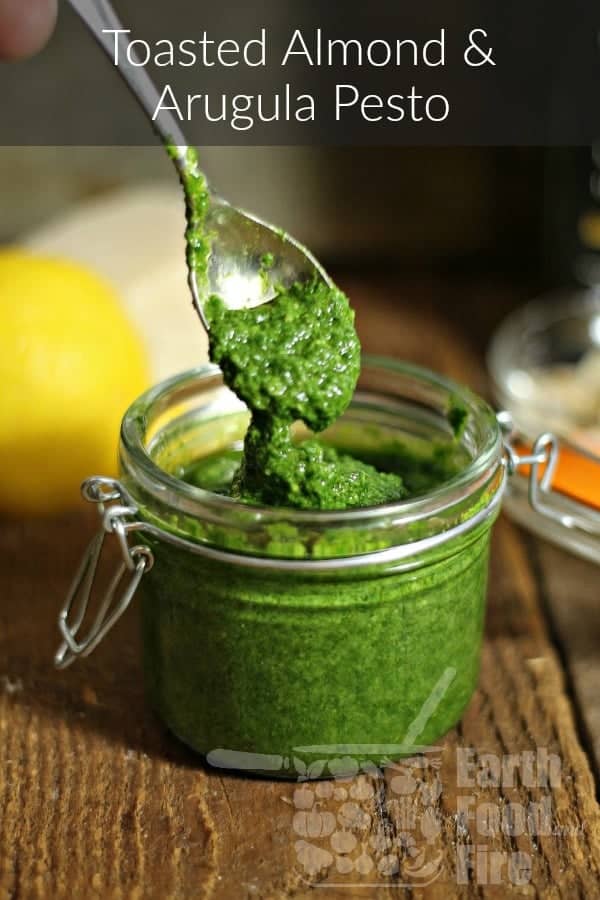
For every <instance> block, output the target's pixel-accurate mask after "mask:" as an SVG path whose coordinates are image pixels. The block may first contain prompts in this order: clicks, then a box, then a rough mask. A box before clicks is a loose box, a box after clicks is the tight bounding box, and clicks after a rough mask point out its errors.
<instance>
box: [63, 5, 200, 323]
mask: <svg viewBox="0 0 600 900" xmlns="http://www.w3.org/2000/svg"><path fill="white" fill-rule="evenodd" d="M69 3H70V4H71V6H72V7H73V9H74V10H75V12H76V13H77V14H78V15H79V16H80V17H81V19H82V20H83V21H84V22H85V24H86V25H87V27H88V28H89V30H90V31H91V33H92V35H93V36H94V38H95V39H96V41H97V42H98V43H99V44H100V46H101V47H102V49H103V50H104V51H105V52H106V54H107V55H108V56H109V57H110V59H112V61H113V63H114V61H115V40H116V41H117V49H118V53H119V65H118V66H117V69H118V72H119V74H120V75H121V77H122V79H123V80H124V82H125V84H126V85H127V86H128V88H129V89H130V90H131V92H132V94H133V95H134V96H135V97H136V99H137V100H138V102H139V104H140V106H141V107H142V109H143V110H144V112H145V113H146V115H147V116H148V118H149V120H150V122H151V124H152V127H153V128H154V130H155V131H156V133H157V134H158V136H159V138H160V139H161V141H162V142H163V144H164V145H165V146H174V147H175V148H176V152H175V153H173V155H171V159H172V160H173V163H174V165H175V168H176V169H177V171H178V173H179V177H180V179H181V182H182V185H183V186H184V190H185V177H186V175H188V174H189V173H190V172H192V173H195V172H197V169H196V167H195V165H194V166H191V164H190V161H189V158H188V154H187V149H188V143H187V141H186V139H185V137H184V135H183V132H182V131H181V128H180V127H179V123H178V122H177V120H176V119H175V117H174V116H173V115H171V113H170V112H169V111H168V110H163V109H161V110H160V112H159V113H158V114H157V115H155V113H156V109H157V107H158V106H159V101H160V94H159V93H158V90H157V89H156V85H155V84H154V82H153V81H152V79H151V78H150V76H149V75H148V73H147V72H146V70H145V68H144V67H143V66H135V65H132V63H131V62H130V58H131V57H133V58H135V54H134V53H132V52H131V51H129V55H128V53H127V50H128V47H129V44H130V40H129V37H128V35H127V34H118V35H115V34H108V33H106V32H107V31H110V32H114V31H124V29H123V26H122V25H121V23H120V21H119V18H118V16H117V14H116V12H115V11H114V9H113V7H112V4H111V3H110V0H69ZM186 202H188V197H187V195H186ZM188 285H189V288H190V292H191V294H192V303H193V305H194V309H195V310H196V312H197V313H198V315H199V317H200V320H201V322H202V324H203V326H204V328H205V329H206V331H207V332H208V322H207V320H206V316H205V315H204V310H203V308H202V303H201V300H200V292H199V289H198V280H197V278H196V273H195V271H194V268H193V267H192V266H191V265H190V263H189V260H188Z"/></svg>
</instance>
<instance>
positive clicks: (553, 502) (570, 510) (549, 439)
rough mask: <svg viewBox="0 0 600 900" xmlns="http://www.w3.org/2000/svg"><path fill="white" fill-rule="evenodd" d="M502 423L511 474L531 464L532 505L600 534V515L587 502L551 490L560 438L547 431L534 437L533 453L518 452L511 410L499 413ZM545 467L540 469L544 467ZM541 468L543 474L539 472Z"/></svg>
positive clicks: (548, 515) (560, 520) (565, 523)
mask: <svg viewBox="0 0 600 900" xmlns="http://www.w3.org/2000/svg"><path fill="white" fill-rule="evenodd" d="M496 418H497V420H498V424H499V425H500V428H501V431H502V435H503V442H504V451H505V465H506V469H507V472H508V474H509V475H513V474H514V473H515V472H516V471H517V469H519V468H521V467H522V466H530V470H529V480H528V494H529V503H530V505H531V507H532V508H533V509H534V510H535V511H536V512H537V513H540V514H541V515H543V516H546V518H548V519H552V520H553V521H554V522H558V523H559V524H560V525H562V526H563V527H565V528H571V529H577V528H579V529H581V530H582V531H585V532H586V534H591V535H598V534H600V516H599V515H598V514H597V513H595V512H594V510H592V509H591V508H589V507H587V506H586V505H585V504H584V503H578V502H577V501H575V500H571V499H569V498H568V497H564V496H560V495H557V493H556V492H555V491H553V490H552V482H553V478H554V473H555V472H556V466H557V463H558V457H559V454H560V447H559V441H558V438H557V437H556V435H555V434H552V433H551V432H545V433H544V434H541V435H539V437H538V438H537V439H536V440H535V442H534V444H533V447H532V448H531V453H527V454H521V453H518V452H517V450H516V449H515V447H514V445H513V438H514V434H515V429H514V425H513V421H512V417H511V415H510V413H509V412H506V411H503V412H499V413H498V414H497V416H496ZM542 467H544V468H543V471H541V468H542ZM540 472H541V474H540Z"/></svg>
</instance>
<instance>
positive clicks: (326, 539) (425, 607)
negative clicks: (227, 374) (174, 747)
mask: <svg viewBox="0 0 600 900" xmlns="http://www.w3.org/2000/svg"><path fill="white" fill-rule="evenodd" d="M457 401H458V402H459V403H460V404H461V405H462V406H464V408H465V409H466V411H467V420H466V427H465V429H464V431H463V432H462V434H461V436H460V439H456V438H455V437H454V435H453V433H452V429H451V427H450V425H449V423H448V419H447V411H448V408H449V407H450V405H451V404H452V403H453V402H457ZM247 424H248V414H247V411H246V409H245V408H244V406H243V404H241V403H240V401H239V400H238V399H237V398H236V397H235V395H234V394H233V393H232V392H231V391H230V390H229V389H228V388H227V387H225V386H224V385H223V381H222V377H221V374H220V372H219V370H218V369H217V368H216V367H214V366H204V367H201V368H200V369H198V370H195V371H193V372H190V373H186V374H183V375H181V376H177V377H176V378H173V379H171V380H169V381H167V382H165V383H163V384H161V385H158V386H157V387H156V388H153V389H152V390H150V391H148V392H147V393H146V394H144V395H143V396H142V397H141V398H140V399H139V400H138V401H136V402H135V403H134V404H133V405H132V407H131V408H130V409H129V410H128V412H127V413H126V415H125V417H124V420H123V424H122V429H121V443H120V463H121V474H120V479H119V480H118V481H116V480H111V479H103V478H92V479H89V480H88V481H87V482H86V483H85V484H84V488H83V491H84V496H85V497H86V498H87V499H88V500H91V501H93V502H96V503H98V504H99V509H100V511H101V515H102V528H101V530H100V533H99V535H98V536H97V537H96V538H95V539H94V541H93V542H92V544H91V545H90V547H89V548H88V551H87V554H86V556H85V558H84V560H83V562H82V566H81V568H80V570H79V572H78V574H77V577H76V579H75V581H74V583H73V586H72V589H71V591H70V594H69V597H68V598H67V602H66V603H65V606H64V608H63V610H62V612H61V616H60V619H59V625H60V628H61V632H62V636H63V644H62V645H61V647H60V648H59V651H58V653H57V657H56V664H57V665H58V666H59V667H65V666H67V665H69V664H70V663H71V662H72V661H73V660H74V659H75V658H76V657H77V656H84V655H87V654H88V653H90V652H91V651H92V650H93V649H94V647H96V646H97V644H98V643H99V641H100V640H101V639H102V638H103V637H104V635H105V634H106V633H107V631H109V630H110V628H111V627H112V625H113V624H114V623H115V621H116V620H117V618H118V617H119V616H120V615H121V614H122V612H123V610H124V609H125V608H126V607H127V605H128V604H129V602H130V601H131V599H132V597H133V596H134V594H135V593H136V592H138V591H139V593H140V596H141V619H142V635H143V655H144V670H145V679H146V686H147V692H148V695H149V699H150V702H151V703H152V705H153V706H154V708H155V709H156V710H157V712H158V714H159V715H160V716H161V718H162V719H163V720H164V722H165V723H166V724H167V726H168V727H169V728H170V729H171V731H173V732H174V733H175V734H176V735H177V736H178V737H179V738H180V739H181V740H183V741H184V742H185V743H186V744H188V745H189V746H190V747H192V748H193V749H195V750H196V751H198V752H199V753H201V754H202V755H203V756H204V757H205V758H206V759H207V760H208V762H209V763H211V764H212V765H217V766H221V767H227V768H233V769H237V770H244V771H251V772H257V773H263V774H264V773H267V774H270V775H271V776H275V777H277V776H279V777H297V776H299V775H306V773H307V772H308V773H309V774H310V773H312V774H314V775H319V776H322V775H327V774H330V772H329V770H328V766H329V764H330V763H331V762H332V761H333V760H336V761H337V762H336V764H335V766H336V767H332V769H331V771H333V768H335V771H336V773H337V774H339V760H340V758H343V759H346V760H349V761H352V763H351V764H352V765H354V766H355V765H356V764H361V763H362V762H366V761H371V762H375V763H376V764H378V765H379V764H383V763H384V762H385V761H386V760H389V759H394V758H398V757H401V756H403V755H407V754H412V753H414V752H417V751H418V750H419V749H420V748H422V747H424V746H427V745H430V744H431V743H432V742H435V741H436V740H437V739H438V738H439V737H441V735H443V734H444V733H445V732H446V731H447V730H448V729H449V728H451V727H452V726H453V725H454V724H455V723H456V722H457V721H458V719H459V718H460V716H461V714H462V712H463V710H464V708H465V706H466V705H467V703H468V702H469V699H470V697H471V695H472V692H473V690H474V688H475V685H476V681H477V674H478V666H479V651H480V643H481V632H482V623H483V617H484V610H485V594H486V582H487V571H488V549H489V540H490V529H491V525H492V523H493V521H494V519H495V517H496V515H497V512H498V509H499V505H500V501H501V497H502V493H503V489H504V484H505V477H506V469H507V467H506V465H505V460H506V451H505V448H504V443H503V438H502V433H501V428H500V425H499V423H498V421H497V419H496V416H495V415H494V413H493V411H492V410H491V409H490V407H489V406H487V404H486V403H484V402H483V401H482V400H480V399H479V398H478V397H476V396H475V395H473V394H472V393H471V392H470V391H468V390H467V389H466V388H462V387H460V386H458V385H456V384H453V383H452V382H450V381H448V380H446V379H444V378H441V377H439V376H436V375H434V374H432V373H430V372H428V371H426V370H423V369H419V368H417V367H414V366H411V365H407V364H403V363H397V362H394V361H392V360H388V359H379V358H369V357H367V358H365V359H364V361H363V367H362V373H361V376H360V379H359V383H358V387H357V390H356V393H355V396H354V398H353V401H352V403H351V405H350V407H349V409H348V410H347V412H346V413H345V414H344V415H343V416H342V417H341V419H340V420H338V422H336V423H335V424H334V425H333V426H332V427H331V428H330V429H328V431H327V432H326V433H325V434H324V438H325V439H326V440H327V441H328V442H329V443H331V444H332V445H333V446H335V447H336V448H338V449H341V450H344V449H346V450H348V451H349V452H352V454H353V455H358V456H359V458H363V457H364V458H365V459H371V458H373V456H374V455H375V456H378V458H379V457H381V454H382V450H383V448H385V454H386V455H387V458H388V460H389V461H390V462H391V463H392V464H396V465H397V467H398V470H399V471H402V465H403V464H404V465H405V463H406V460H408V459H413V460H414V459H417V460H418V466H417V467H416V469H415V472H416V474H415V475H414V477H415V478H417V479H418V477H420V476H419V472H420V473H421V475H423V473H427V472H429V473H431V472H433V471H435V467H436V466H439V464H440V459H441V458H444V459H448V458H450V457H452V461H453V466H452V473H451V474H450V476H449V477H447V478H446V479H443V478H442V479H441V480H438V481H436V480H435V479H434V481H433V482H432V486H431V487H430V488H429V489H428V490H426V491H425V492H424V493H420V494H419V493H418V492H416V491H415V492H413V494H414V495H413V496H411V498H410V499H405V500H401V501H399V502H395V503H391V504H388V505H385V506H378V507H370V508H353V509H346V510H333V511H325V510H315V511H312V510H311V511H307V510H296V509H289V508H261V507H255V506H251V505H248V504H243V503H240V502H237V501H236V500H233V499H232V498H230V497H228V496H225V495H223V494H221V493H219V492H218V491H217V490H206V489H203V488H201V487H198V486H196V485H194V484H190V483H188V481H186V480H184V478H185V477H186V473H187V472H188V471H189V467H190V465H192V464H195V463H196V462H197V461H198V460H208V461H209V462H210V461H211V460H214V461H216V462H215V465H216V466H217V468H218V467H219V465H220V466H224V467H225V468H227V465H229V464H231V466H233V465H234V461H235V453H236V448H238V447H239V445H240V442H241V441H242V439H243V435H244V433H245V430H246V428H247ZM222 451H226V452H225V453H221V455H219V453H220V452H222ZM409 451H410V453H409ZM228 459H229V463H228V461H227V460H228ZM219 460H221V462H218V461H219ZM513 462H514V461H513ZM211 465H212V463H211ZM209 468H210V466H209ZM417 469H418V471H417ZM213 474H214V473H213ZM220 474H221V475H222V474H223V473H222V472H221V473H220ZM416 483H417V482H415V484H416ZM105 535H114V536H115V537H116V538H117V540H118V541H119V542H120V545H121V550H122V556H123V562H122V564H121V566H120V568H119V570H118V571H117V572H116V573H115V577H114V579H113V581H112V583H111V585H110V586H109V590H108V591H107V593H106V594H105V596H104V597H103V598H102V600H101V602H100V603H99V604H94V603H92V605H97V606H98V610H97V612H96V614H95V616H90V613H89V611H88V606H89V605H90V595H91V591H92V586H93V579H94V572H95V568H96V566H97V563H98V559H99V557H100V553H101V548H102V541H103V540H104V536H105ZM90 620H91V625H88V624H87V623H88V621H90ZM349 764H350V763H349Z"/></svg>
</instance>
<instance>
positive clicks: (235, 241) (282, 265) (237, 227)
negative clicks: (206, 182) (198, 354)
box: [69, 0, 332, 331]
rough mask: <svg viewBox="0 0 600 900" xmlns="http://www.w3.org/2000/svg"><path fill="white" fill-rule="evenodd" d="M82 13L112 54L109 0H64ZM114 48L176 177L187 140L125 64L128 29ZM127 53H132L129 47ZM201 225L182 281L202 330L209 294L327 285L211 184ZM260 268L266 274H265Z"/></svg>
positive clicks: (254, 295) (256, 299)
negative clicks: (313, 281) (168, 151)
mask: <svg viewBox="0 0 600 900" xmlns="http://www.w3.org/2000/svg"><path fill="white" fill-rule="evenodd" d="M69 3H70V4H71V6H72V7H73V9H74V10H75V11H76V12H77V13H78V15H79V16H80V17H81V18H82V19H83V21H84V22H85V24H86V25H87V27H88V28H89V30H90V31H91V33H92V35H93V36H94V38H95V39H96V40H97V41H98V43H99V44H100V46H101V47H102V48H103V49H104V50H105V51H106V53H107V54H108V56H109V57H110V58H111V59H112V60H114V46H115V45H114V41H115V37H114V35H110V34H105V33H103V29H110V30H111V31H113V30H118V29H122V28H123V26H122V25H121V23H120V21H119V19H118V17H117V15H116V13H115V11H114V9H113V8H112V5H111V3H110V2H109V0H69ZM117 40H118V48H119V65H118V71H119V73H120V74H121V77H122V78H123V80H124V81H125V82H126V84H127V85H128V87H129V88H130V90H131V91H132V93H133V94H134V95H135V97H136V98H137V100H138V102H139V103H140V105H141V107H142V108H143V110H144V112H145V113H146V115H147V116H148V119H149V120H150V122H151V124H152V127H153V128H154V130H155V131H156V133H157V134H158V136H159V137H160V139H161V140H162V141H163V143H164V144H165V145H166V144H169V143H170V144H172V145H175V146H176V147H177V153H176V154H174V156H173V162H174V164H175V168H176V169H177V171H178V173H179V177H180V179H181V180H182V183H183V180H184V177H185V175H186V173H188V172H189V168H188V166H189V162H188V159H187V155H186V151H187V147H188V144H187V141H186V140H185V137H184V135H183V133H182V131H181V127H180V125H179V122H178V120H177V119H176V118H175V117H174V116H173V115H172V114H171V113H170V112H168V111H166V110H161V111H160V112H159V113H158V115H157V116H156V118H153V117H154V114H155V112H156V109H157V107H158V106H159V101H160V94H159V92H158V90H157V89H156V87H155V85H154V82H153V81H152V79H151V78H150V76H149V75H148V73H147V72H146V70H145V68H144V67H141V66H140V67H138V66H134V65H131V63H130V62H129V60H128V57H127V48H128V46H129V43H130V40H129V37H128V35H126V34H121V35H118V37H117ZM132 56H135V54H133V53H132ZM205 222H206V229H207V232H208V233H210V235H211V254H210V259H209V265H208V273H207V277H206V278H205V279H202V280H201V281H200V282H199V281H198V279H197V277H196V273H195V272H194V270H193V269H192V268H190V267H189V266H188V284H189V287H190V291H191V293H192V301H193V304H194V308H195V310H196V312H197V313H198V315H199V316H200V319H201V320H202V324H203V325H204V327H205V328H206V330H207V331H208V322H207V321H206V316H205V315H204V309H203V304H204V302H205V301H206V300H207V298H208V297H209V296H210V295H211V294H218V296H219V297H220V298H221V299H222V300H223V302H224V303H225V305H226V306H228V307H229V308H230V309H239V308H242V307H250V306H259V305H260V304H261V303H265V302H266V301H268V300H272V299H273V297H274V296H275V293H276V292H275V289H274V285H283V286H288V285H290V284H292V283H293V282H295V281H304V280H307V279H310V278H314V277H317V278H321V279H323V280H324V281H325V282H326V283H327V284H329V285H331V284H332V282H331V279H330V278H329V276H328V275H327V273H326V272H325V271H324V270H323V268H322V266H321V265H320V264H319V263H318V262H317V260H316V259H315V258H314V256H313V255H312V253H310V251H309V250H307V249H306V248H305V247H303V246H302V244H300V243H298V241H296V240H294V238H292V237H290V236H289V235H288V234H286V233H285V232H283V231H282V230H281V229H279V228H276V227H275V226H274V225H270V224H269V223H268V222H263V221H261V219H258V218H257V217H256V216H253V215H251V214H250V213H246V212H243V211H242V210H241V209H237V208H236V207H235V206H232V205H231V204H230V203H228V202H227V201H226V200H223V198H222V197H220V196H218V194H215V193H213V191H212V190H211V204H210V209H209V212H208V215H207V217H206V220H205ZM264 254H272V257H273V265H272V266H271V267H270V268H269V271H268V273H265V272H264V266H263V265H262V262H261V260H262V258H263V256H264ZM265 274H267V275H268V277H265Z"/></svg>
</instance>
